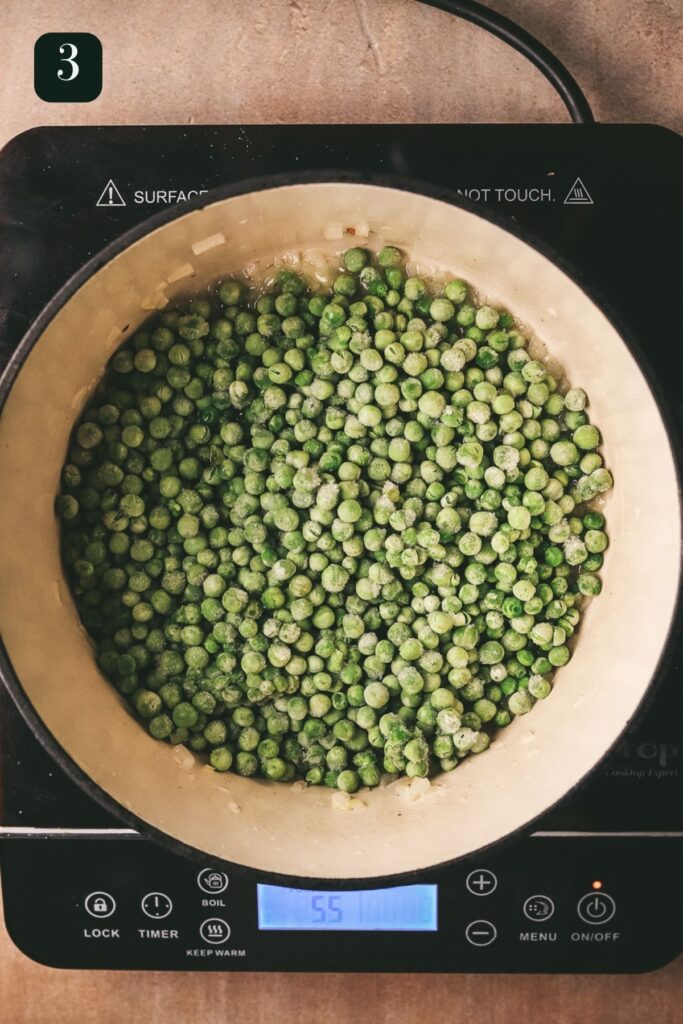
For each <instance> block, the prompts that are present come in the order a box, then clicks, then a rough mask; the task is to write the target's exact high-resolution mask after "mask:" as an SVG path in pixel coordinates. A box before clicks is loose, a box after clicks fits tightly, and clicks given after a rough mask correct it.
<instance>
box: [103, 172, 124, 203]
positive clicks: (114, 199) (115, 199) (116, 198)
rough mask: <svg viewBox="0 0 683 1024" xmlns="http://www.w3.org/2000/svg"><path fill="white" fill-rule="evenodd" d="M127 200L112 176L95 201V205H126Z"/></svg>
mask: <svg viewBox="0 0 683 1024" xmlns="http://www.w3.org/2000/svg"><path fill="white" fill-rule="evenodd" d="M125 205H126V200H125V199H124V198H123V196H122V195H121V193H120V192H119V190H118V188H117V187H116V185H115V184H114V180H113V179H112V178H110V179H109V181H108V182H107V184H106V185H105V186H104V188H103V189H102V195H101V196H100V198H99V199H98V200H97V202H96V203H95V206H125Z"/></svg>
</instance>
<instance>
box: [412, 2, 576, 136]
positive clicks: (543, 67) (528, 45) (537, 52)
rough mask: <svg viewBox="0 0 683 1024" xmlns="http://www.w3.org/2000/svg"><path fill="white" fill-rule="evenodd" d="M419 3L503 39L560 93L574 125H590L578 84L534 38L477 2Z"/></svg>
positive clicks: (512, 22)
mask: <svg viewBox="0 0 683 1024" xmlns="http://www.w3.org/2000/svg"><path fill="white" fill-rule="evenodd" d="M418 2H419V3H423V4H428V5H429V6H430V7H438V8H440V9H441V10H442V11H447V12H448V13H449V14H454V15H456V16H457V17H459V18H464V19H465V21H471V22H472V23H473V24H474V25H478V26H479V28H483V29H485V30H486V31H487V32H490V33H491V35H494V36H497V37H498V38H499V39H502V40H503V42H504V43H507V44H508V46H511V47H512V48H513V49H514V50H517V51H518V52H519V53H521V54H522V55H523V56H524V57H526V58H527V60H529V61H531V63H532V64H534V65H535V66H536V67H537V68H538V70H539V71H540V72H541V73H542V74H543V75H545V77H546V78H547V79H548V81H549V82H550V84H551V85H552V86H553V88H554V89H555V90H556V92H558V93H559V95H560V97H561V99H562V102H563V103H564V105H565V106H566V108H567V110H568V111H569V113H570V115H571V119H572V121H573V122H574V124H592V123H593V122H594V120H595V119H594V117H593V111H592V110H591V108H590V104H589V102H588V100H587V99H586V97H585V96H584V94H583V92H582V90H581V88H580V86H579V84H578V82H577V81H576V79H575V78H574V77H573V75H571V74H570V72H569V71H568V70H567V68H566V67H565V66H564V64H563V63H562V62H561V61H560V60H558V58H557V57H556V56H555V55H554V54H553V53H551V52H550V50H548V49H547V47H545V46H544V45H543V43H540V42H539V41H538V39H536V38H534V36H532V35H531V33H529V32H527V31H526V29H523V28H521V27H520V26H519V25H517V24H516V23H515V22H514V21H511V20H510V19H509V18H506V17H505V16H504V15H502V14H498V13H497V12H496V11H492V10H490V8H488V7H485V6H484V4H480V3H476V0H418Z"/></svg>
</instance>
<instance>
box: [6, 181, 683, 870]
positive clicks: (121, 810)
mask: <svg viewBox="0 0 683 1024" xmlns="http://www.w3.org/2000/svg"><path fill="white" fill-rule="evenodd" d="M309 184H310V185H315V184H328V185H346V184H349V185H368V186H377V187H383V188H390V189H394V190H395V191H398V192H408V193H417V194H419V195H422V196H424V197H425V198H428V199H434V200H437V201H441V202H446V203H448V204H449V205H451V206H456V207H460V208H461V209H463V210H466V211H467V212H469V213H471V214H473V215H474V216H476V217H480V218H481V219H482V220H485V221H488V222H489V223H491V224H493V225H495V226H496V227H498V228H500V229H501V230H503V231H505V232H507V233H508V234H510V235H512V236H513V237H515V238H517V239H518V240H519V241H521V242H523V243H525V244H527V245H528V246H530V248H532V249H534V250H535V251H536V252H537V253H539V254H540V255H541V256H543V257H544V258H545V259H547V260H549V261H550V262H551V263H552V264H554V266H555V267H557V268H558V269H559V270H560V271H562V273H564V274H565V275H566V276H567V277H568V278H569V279H570V281H572V283H573V284H575V285H576V286H577V287H578V288H579V289H580V290H581V291H582V292H583V293H584V294H585V295H586V296H587V298H588V299H589V301H590V302H591V303H592V304H593V305H594V306H596V307H597V308H598V309H599V310H600V312H601V313H602V314H603V315H604V316H605V317H606V319H607V320H608V321H609V323H610V325H611V326H612V327H613V328H614V330H615V331H616V332H617V334H618V335H619V337H620V338H621V340H622V341H623V343H624V344H625V345H626V347H627V349H628V350H629V352H630V354H631V355H632V357H633V358H634V360H635V361H636V363H637V365H638V367H639V369H640V372H641V374H642V376H643V378H644V380H645V383H646V385H647V386H648V389H649V390H650V392H651V394H652V397H653V400H654V403H655V406H656V408H657V411H658V413H659V415H660V417H661V420H662V423H663V425H664V427H665V429H666V433H667V437H668V441H669V446H670V450H671V454H672V458H673V462H674V469H675V474H676V483H677V495H678V504H679V520H680V529H681V539H682V541H683V439H682V438H681V437H680V435H679V432H678V429H677V426H676V422H675V419H674V416H673V412H672V410H671V408H670V406H669V400H668V398H667V396H666V395H665V393H664V389H663V388H662V386H661V383H660V381H659V380H658V378H657V376H656V375H655V373H654V371H653V369H652V367H651V366H650V364H649V362H648V360H647V357H646V355H645V354H644V352H643V350H642V348H641V346H640V344H639V343H638V341H637V340H636V338H635V337H634V335H633V333H632V332H631V331H630V329H629V328H628V326H627V325H626V324H625V323H623V321H622V320H621V318H620V317H619V315H618V314H617V312H616V310H615V309H614V307H613V306H612V305H611V303H609V302H608V301H607V299H606V298H605V297H604V296H603V295H602V294H601V293H600V291H599V290H598V289H596V288H595V287H594V286H593V285H589V284H588V283H587V282H586V281H585V280H583V278H582V275H581V274H580V272H579V271H577V269H576V268H575V267H574V266H573V265H572V264H571V263H570V262H569V261H567V260H566V259H565V258H564V257H562V256H560V255H558V253H557V252H556V251H555V250H554V248H553V247H552V246H551V245H549V244H548V243H546V242H545V241H539V239H538V238H537V237H536V236H535V235H534V234H533V233H532V232H530V231H528V230H527V229H525V228H521V227H520V226H519V225H518V224H517V223H516V222H513V221H511V220H510V219H508V218H506V217H504V216H501V215H500V214H499V213H498V212H495V213H494V212H492V211H491V210H490V209H488V208H484V207H480V206H477V204H475V203H474V202H472V201H470V200H469V199H466V198H465V197H464V196H461V195H457V194H455V193H453V192H451V191H449V190H447V189H443V188H434V187H433V186H432V185H430V184H428V183H425V182H423V181H420V180H418V179H413V178H402V177H399V176H396V175H377V174H368V173H359V172H351V171H349V172H346V171H342V172H340V171H335V170H329V171H325V170H321V171H315V172H302V173H286V174H274V175H265V176H259V177H255V178H246V179H242V180H241V181H239V182H238V183H232V184H230V185H224V186H219V187H217V188H214V189H211V190H210V191H209V192H207V193H205V194H203V195H200V196H197V197H196V198H195V199H193V200H190V201H188V202H186V203H183V204H182V206H180V205H179V206H176V207H171V208H170V209H168V210H163V211H161V212H160V213H157V214H154V215H153V216H151V217H148V218H145V220H143V221H141V222H140V223H139V224H137V225H135V226H133V227H132V228H129V229H128V230H127V231H124V232H123V233H122V234H121V235H119V236H118V237H117V238H115V239H114V240H113V241H111V242H109V243H108V244H107V245H106V246H104V247H103V248H102V249H101V250H100V251H99V252H98V253H96V254H95V255H94V256H92V257H91V258H90V259H89V260H88V261H87V262H86V263H84V264H83V266H82V267H81V268H80V269H79V270H77V271H76V273H74V274H73V275H72V276H71V277H69V278H68V279H67V280H66V281H65V282H64V284H62V285H61V287H60V288H59V289H58V290H57V292H56V293H55V294H54V295H53V296H52V298H51V299H50V300H49V301H48V302H47V303H46V305H45V306H44V307H43V309H42V310H41V312H40V313H39V314H38V316H37V317H36V319H35V320H34V321H33V322H32V324H31V325H30V327H29V328H28V330H27V331H26V333H25V334H24V335H23V337H22V338H21V340H20V342H19V344H18V345H17V347H16V349H15V351H14V352H13V353H12V356H11V357H10V359H9V361H8V363H7V365H6V367H5V368H4V370H3V371H2V374H0V415H1V414H2V409H3V407H4V404H5V402H6V401H7V398H8V397H9V394H10V392H11V390H12V387H13V385H14V383H15V381H16V379H17V377H18V375H19V373H20V372H21V369H22V367H23V365H24V362H25V361H26V359H27V358H28V355H29V354H30V352H31V351H32V349H33V348H34V346H35V345H36V344H37V342H38V341H39V340H40V338H41V336H42V334H43V332H44V331H45V329H46V328H47V327H48V325H49V324H50V323H51V321H52V320H53V319H54V318H55V317H56V316H57V314H58V313H59V312H60V311H61V310H62V309H63V307H64V306H65V305H66V304H67V303H68V302H69V301H70V300H71V298H72V297H73V296H74V294H75V293H76V292H77V291H78V290H79V288H80V287H81V286H82V285H83V284H85V282H86V281H88V280H89V279H90V278H91V277H93V276H94V274H95V273H97V271H99V270H100V269H102V267H104V266H105V265H106V264H107V263H109V262H110V261H111V260H113V259H114V258H115V257H116V256H118V255H119V254H120V253H122V252H123V251H124V250H125V249H127V248H129V247H130V246H131V245H133V244H134V243H136V242H137V241H139V240H140V239H141V238H143V237H145V236H146V235H149V234H151V233H152V232H153V231H155V230H156V229H158V228H161V227H163V226H164V225H166V224H168V223H170V222H172V221H175V220H177V219H179V218H180V217H183V216H185V215H187V214H190V213H193V212H195V211H197V210H201V209H204V208H205V207H208V206H212V205H214V204H215V203H217V202H221V201H223V200H225V199H230V198H232V197H236V196H241V195H247V194H249V193H256V192H261V191H266V190H274V189H278V188H286V187H290V186H305V185H309ZM681 551H682V554H681V561H680V562H679V566H678V584H677V594H676V600H675V603H674V606H673V610H672V615H671V620H670V623H669V628H668V631H667V635H666V639H665V641H664V644H663V646H662V650H661V652H660V656H659V659H658V662H657V665H656V667H655V670H654V673H653V675H652V677H651V678H650V680H649V681H648V682H647V685H646V686H645V687H644V689H643V695H642V697H641V699H640V701H639V702H638V705H637V707H636V708H635V710H634V712H633V714H632V716H631V718H630V719H629V720H628V722H627V723H626V725H625V726H624V728H623V729H620V730H619V732H618V734H617V735H616V736H615V737H614V739H613V740H612V742H611V743H609V744H608V746H607V747H606V749H605V751H604V753H603V754H602V756H601V757H600V758H599V760H598V761H596V762H595V764H593V766H592V767H591V768H590V769H589V770H588V771H587V772H585V773H584V774H583V775H582V776H581V777H580V778H579V779H577V780H576V782H575V783H574V784H573V785H572V786H571V787H570V788H569V789H568V790H566V791H565V793H563V794H562V796H560V797H559V798H558V799H557V800H555V801H554V802H553V803H551V804H550V805H549V806H548V807H546V808H545V809H544V810H543V811H542V812H541V813H540V814H536V815H534V816H532V817H531V818H530V819H528V820H527V821H525V822H523V823H522V824H520V825H518V826H517V827H516V828H515V829H513V830H512V831H511V832H508V833H507V834H506V835H505V836H503V837H500V838H498V839H496V840H494V841H493V842H490V843H486V844H483V845H482V846H480V847H478V848H477V849H476V850H472V851H469V852H468V853H467V854H464V855H462V856H459V857H455V858H452V859H448V860H445V861H441V862H439V863H437V864H433V865H430V866H429V867H428V868H421V869H418V870H410V871H403V872H400V871H399V872H394V873H392V874H388V875H382V876H373V877H371V878H365V877H362V876H361V877H357V878H345V879H336V878H320V877H313V878H309V877H307V876H304V875H290V874H285V873H280V872H272V871H267V870H264V869H259V868H254V867H251V866H249V865H245V864H236V863H235V862H232V861H227V860H222V859H221V858H218V857H216V856H215V855H210V854H206V853H204V852H203V851H202V850H200V849H199V848H197V847H195V846H191V845H189V844H187V843H184V842H182V841H181V840H179V839H176V838H174V837H172V836H170V835H169V834H168V833H166V832H164V831H162V830H160V829H158V828H157V827H155V826H153V825H150V824H148V823H147V822H146V821H144V819H142V818H140V817H138V816H137V815H136V814H135V813H134V812H132V811H130V810H128V809H126V808H125V807H124V806H123V805H122V804H120V803H119V802H118V801H117V800H116V799H114V797H112V796H111V795H110V794H109V793H108V792H107V791H106V790H104V789H103V788H102V787H101V786H99V785H98V784H97V783H95V782H94V781H93V779H92V778H91V777H90V776H89V775H88V774H87V773H86V772H84V771H83V770H82V769H81V768H80V766H79V765H78V764H77V763H76V762H75V760H74V759H73V758H72V757H71V755H70V754H69V752H68V751H67V750H66V749H65V748H64V747H63V746H62V745H61V743H60V742H59V740H58V739H57V738H56V737H55V736H54V735H53V733H52V732H51V731H50V730H49V729H48V727H47V725H46V724H45V723H44V722H43V720H42V718H41V717H40V716H39V715H38V713H37V711H36V710H35V708H34V707H33V704H32V703H31V701H30V700H29V698H28V696H27V694H26V692H25V691H24V689H23V687H22V684H21V682H20V680H19V679H18V677H17V675H16V673H15V672H14V669H13V667H12V664H11V661H10V658H9V656H8V653H7V651H6V649H5V646H4V643H3V641H2V638H1V637H0V680H2V682H3V683H4V685H5V687H6V689H7V691H8V692H9V694H10V696H11V697H12V699H13V701H14V703H15V704H16V706H17V708H18V710H19V712H20V713H21V715H22V717H23V719H24V721H25V722H26V724H27V725H28V727H29V728H30V730H31V732H32V733H33V735H34V736H35V738H36V739H37V740H38V742H39V743H40V744H41V745H42V746H43V748H44V749H45V750H47V752H48V753H49V754H50V756H51V757H52V758H53V759H54V760H55V761H56V762H57V764H58V765H59V767H60V768H61V769H62V770H63V771H64V772H65V773H66V775H67V776H68V777H70V778H71V779H72V780H73V781H74V782H76V784H77V785H78V786H79V787H80V788H81V789H82V790H83V791H84V792H85V793H86V794H87V795H88V796H89V797H91V798H92V799H94V800H96V801H97V803H98V804H99V805H100V806H101V807H103V808H104V809H105V810H106V811H107V812H108V813H110V814H111V815H113V816H114V817H115V818H117V819H118V820H119V821H121V822H123V823H124V824H125V825H127V826H128V827H129V828H132V829H134V830H136V831H137V832H139V833H140V834H141V835H142V836H143V837H150V838H152V839H153V840H154V841H155V842H157V843H159V844H160V845H161V846H162V847H164V848H166V849H168V850H170V851H171V852H174V853H176V854H180V855H182V856H184V857H185V858H187V859H189V860H192V861H194V862H196V863H200V864H202V865H204V866H206V865H211V866H213V865H215V866H217V867H223V868H226V867H227V868H230V869H234V868H235V867H237V868H238V869H239V870H240V871H244V872H245V873H246V874H247V875H249V876H251V877H253V878H254V879H255V880H258V881H270V882H273V883H274V884H279V885H282V884H290V885H291V884H294V885H296V886H297V887H299V888H301V887H303V886H306V887H309V888H312V889H325V888H330V885H331V884H332V883H333V884H334V886H335V887H336V888H337V889H340V890H352V889H357V888H359V887H361V888H366V889H371V888H383V887H387V886H388V885H403V884H409V883H410V882H411V880H414V879H416V878H420V877H423V876H424V873H425V871H427V872H434V871H439V870H441V869H443V868H446V867H448V866H450V865H452V864H455V863H463V864H464V863H467V862H468V861H469V860H471V859H472V858H474V857H478V856H479V855H480V854H482V853H488V852H489V851H491V850H494V849H499V848H501V849H503V848H505V846H506V845H507V844H509V843H511V842H514V840H516V839H518V838H521V836H522V835H524V834H525V833H529V832H530V831H531V830H532V828H533V826H534V824H535V823H537V822H538V821H539V820H541V819H542V818H543V817H545V815H547V814H548V813H550V812H551V811H553V810H555V809H556V808H557V807H558V806H559V805H560V804H562V803H564V802H565V801H566V800H568V799H569V798H570V797H572V796H574V795H575V794H576V793H577V791H578V790H579V789H580V788H581V787H583V786H584V785H585V784H586V783H587V781H588V780H589V779H590V778H591V777H592V776H593V774H594V773H595V771H596V769H597V768H598V767H599V766H600V765H601V764H602V763H603V762H604V760H605V758H606V757H608V756H609V754H610V753H611V752H612V751H613V750H614V749H615V748H616V747H617V746H618V745H619V743H620V742H621V740H622V738H623V737H624V735H625V734H626V733H627V732H628V731H629V730H630V728H631V727H632V725H633V722H634V720H636V719H638V718H640V717H641V716H642V715H643V713H644V712H645V710H646V709H647V708H648V707H649V705H650V704H651V702H652V700H653V697H654V694H655V693H656V691H657V689H658V682H659V680H660V679H661V677H662V676H663V675H664V674H665V672H666V671H667V669H668V668H669V667H670V665H671V662H672V656H673V651H674V647H675V644H674V639H675V638H676V636H677V635H678V634H679V632H680V631H681V629H682V628H683V543H682V546H681ZM0 837H1V834H0Z"/></svg>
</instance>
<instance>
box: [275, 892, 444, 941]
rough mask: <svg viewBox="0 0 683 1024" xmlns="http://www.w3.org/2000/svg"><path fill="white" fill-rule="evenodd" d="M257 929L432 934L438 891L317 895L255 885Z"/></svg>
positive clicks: (435, 917) (330, 893)
mask: <svg viewBox="0 0 683 1024" xmlns="http://www.w3.org/2000/svg"><path fill="white" fill-rule="evenodd" d="M257 890H258V895H257V900H258V926H259V929H261V931H268V930H272V931H278V930H280V931H337V932H344V931H346V932H435V931H436V930H437V887H436V886H435V885H399V886H396V887H394V888H391V889H365V890H363V891H360V892H330V891H326V892H321V891H319V890H312V889H285V888H283V887H281V886H279V885H258V886H257Z"/></svg>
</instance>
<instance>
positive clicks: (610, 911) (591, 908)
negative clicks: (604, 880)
mask: <svg viewBox="0 0 683 1024" xmlns="http://www.w3.org/2000/svg"><path fill="white" fill-rule="evenodd" d="M616 909H617V906H616V903H615V902H614V900H613V899H612V897H611V896H609V895H608V894H607V893H606V892H589V893H586V895H585V896H582V897H581V899H580V900H579V902H578V904H577V907H576V911H577V913H578V915H579V917H580V918H581V920H582V921H585V922H586V924H605V922H606V921H611V920H612V918H613V917H614V912H615V910H616Z"/></svg>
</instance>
